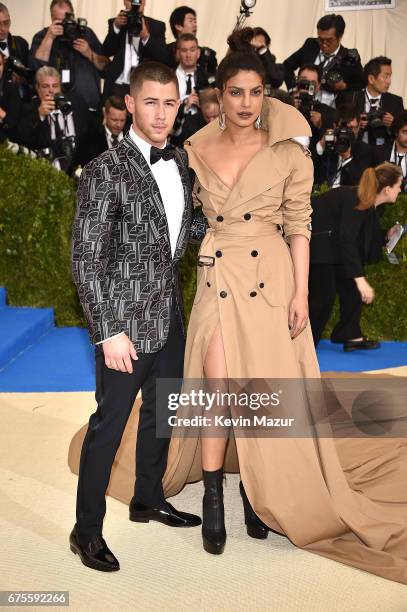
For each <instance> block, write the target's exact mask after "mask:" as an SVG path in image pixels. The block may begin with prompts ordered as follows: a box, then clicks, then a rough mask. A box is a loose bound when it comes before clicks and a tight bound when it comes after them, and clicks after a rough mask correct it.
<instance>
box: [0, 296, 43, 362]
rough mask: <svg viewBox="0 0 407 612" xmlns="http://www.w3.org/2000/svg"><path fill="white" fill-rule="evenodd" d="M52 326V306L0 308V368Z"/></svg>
mask: <svg viewBox="0 0 407 612" xmlns="http://www.w3.org/2000/svg"><path fill="white" fill-rule="evenodd" d="M53 326H54V310H53V309H52V308H14V307H11V306H7V307H5V308H4V307H3V308H1V310H0V338H1V342H0V369H1V368H4V366H5V365H6V364H7V363H9V362H10V361H11V360H12V359H14V358H15V357H17V355H18V354H19V353H21V351H23V350H24V349H26V348H27V347H29V346H31V345H32V344H34V343H35V342H36V341H37V340H38V339H39V338H40V337H41V336H42V335H44V334H45V333H46V332H48V331H49V330H50V329H52V327H53Z"/></svg>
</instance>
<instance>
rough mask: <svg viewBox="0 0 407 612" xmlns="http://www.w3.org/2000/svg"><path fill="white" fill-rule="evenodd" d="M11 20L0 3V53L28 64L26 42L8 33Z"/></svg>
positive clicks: (5, 8)
mask: <svg viewBox="0 0 407 612" xmlns="http://www.w3.org/2000/svg"><path fill="white" fill-rule="evenodd" d="M10 27H11V19H10V14H9V12H8V8H7V7H6V5H5V4H3V3H2V2H0V51H1V52H2V53H3V55H4V56H5V57H6V58H7V57H16V58H17V59H19V60H20V62H22V63H23V64H25V65H27V63H28V42H27V41H26V40H25V39H24V38H22V37H21V36H14V35H13V34H11V33H10Z"/></svg>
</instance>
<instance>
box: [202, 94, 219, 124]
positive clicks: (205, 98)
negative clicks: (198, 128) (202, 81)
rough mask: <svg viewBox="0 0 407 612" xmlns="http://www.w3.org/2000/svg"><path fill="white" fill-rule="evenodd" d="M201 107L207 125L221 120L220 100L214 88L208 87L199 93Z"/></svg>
mask: <svg viewBox="0 0 407 612" xmlns="http://www.w3.org/2000/svg"><path fill="white" fill-rule="evenodd" d="M199 107H200V109H201V113H202V116H203V118H204V119H205V121H206V123H210V122H211V121H215V119H218V118H219V114H220V106H219V100H218V96H217V95H216V91H215V90H214V89H213V87H207V88H206V89H202V91H200V92H199Z"/></svg>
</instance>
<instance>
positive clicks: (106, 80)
mask: <svg viewBox="0 0 407 612" xmlns="http://www.w3.org/2000/svg"><path fill="white" fill-rule="evenodd" d="M146 3H147V0H137V1H134V0H123V10H121V11H120V12H119V14H118V15H116V16H115V17H112V18H111V19H109V20H108V23H107V34H106V38H105V39H104V41H103V43H102V42H101V41H100V40H99V39H98V37H97V36H96V34H95V33H94V32H93V30H92V29H91V28H90V27H89V26H88V24H87V21H86V20H84V19H81V18H76V17H75V15H74V9H73V5H72V3H71V1H70V0H52V1H51V3H50V20H51V23H50V25H49V26H48V27H46V28H44V29H43V30H41V31H40V32H37V33H36V34H35V35H34V36H33V39H32V43H31V47H30V46H29V44H28V43H27V41H25V40H24V39H23V38H22V37H20V36H15V35H14V34H12V33H11V18H10V14H9V11H8V9H7V7H6V6H5V5H4V4H3V3H0V141H4V140H9V141H10V142H13V143H16V144H17V145H18V146H20V147H26V148H28V149H29V150H31V151H33V152H35V154H36V155H37V156H39V157H45V158H47V159H49V160H50V162H51V163H52V164H53V165H54V166H55V167H56V168H58V169H59V170H62V171H65V172H67V173H68V174H73V173H75V172H76V171H77V169H78V167H79V168H80V167H83V166H84V165H85V164H87V163H88V162H89V161H91V160H92V159H94V158H95V157H97V156H98V155H100V154H101V153H103V152H104V151H106V150H107V149H111V148H113V147H116V146H117V145H118V143H120V142H121V141H122V140H123V138H124V135H125V134H126V132H127V131H128V128H129V126H130V123H131V116H130V114H129V112H128V110H127V107H126V104H125V96H126V94H128V93H129V89H130V86H129V84H130V75H131V71H132V69H134V68H135V67H137V66H138V65H139V64H141V63H143V62H146V61H149V60H150V61H151V60H152V61H156V62H160V63H161V64H165V65H167V66H168V67H170V68H172V69H173V70H174V71H175V74H176V77H177V81H178V86H179V94H180V100H181V104H180V107H179V111H178V113H177V117H176V119H175V123H174V127H173V129H172V131H171V135H170V140H171V143H172V144H174V145H176V146H180V147H182V146H183V144H184V142H185V141H186V140H187V139H188V138H190V137H191V136H192V135H193V134H194V133H196V132H197V131H198V130H199V129H201V128H202V127H204V126H205V125H206V124H207V123H209V122H211V121H214V120H217V119H218V118H219V115H220V107H219V97H218V93H217V89H216V85H217V78H216V77H217V67H218V61H217V57H216V53H215V51H214V50H213V49H211V48H210V47H207V46H202V45H201V44H200V41H199V40H198V38H197V30H198V23H197V14H196V11H195V10H194V9H193V8H190V7H188V6H180V7H178V8H176V9H175V10H174V11H173V12H172V13H171V15H170V16H169V25H170V29H171V32H172V34H173V36H174V38H175V41H174V42H172V43H170V44H167V43H166V24H165V23H164V22H161V21H157V20H155V19H152V18H150V17H147V16H145V15H144V11H145V8H146ZM344 31H345V21H344V19H343V17H342V16H340V15H335V14H328V15H325V16H324V17H322V18H321V19H320V20H319V21H318V23H317V36H316V37H314V38H308V39H307V40H306V41H305V42H304V44H303V45H302V46H301V48H300V49H298V50H297V51H296V52H295V53H293V54H292V55H290V56H289V57H288V58H287V59H285V61H284V62H283V63H277V62H276V57H275V55H273V54H272V52H271V51H270V46H271V38H270V35H269V34H268V32H267V31H266V30H265V29H263V28H262V27H255V28H251V29H249V28H248V29H247V33H248V36H249V39H250V40H249V43H250V45H251V48H252V49H253V52H254V53H255V54H256V56H257V57H258V58H259V59H260V61H261V64H262V66H263V69H264V72H265V88H264V90H265V93H266V95H267V96H270V97H274V98H278V99H279V100H281V101H283V102H285V103H286V104H290V105H293V106H295V107H296V108H297V109H298V110H299V111H300V112H301V113H302V115H303V116H304V117H305V118H306V120H307V121H308V123H309V126H310V129H311V136H310V137H308V140H307V142H306V145H307V147H308V148H309V151H310V154H311V155H312V159H313V162H314V184H315V186H316V187H318V186H320V185H322V184H328V185H329V186H330V187H332V188H340V187H355V186H357V185H358V184H359V183H360V181H361V179H362V177H363V174H364V172H365V171H366V169H368V168H375V167H376V166H377V165H378V164H380V163H383V162H385V161H389V162H392V163H394V164H396V165H397V166H399V168H400V171H401V174H402V182H401V190H402V191H406V190H407V111H405V110H404V104H403V100H402V98H401V97H400V96H397V95H395V94H393V93H390V91H389V89H390V87H391V79H392V60H391V59H390V58H387V57H384V56H380V57H375V58H373V59H370V60H369V61H368V62H367V63H366V64H365V66H362V64H361V60H360V56H359V53H358V51H357V50H356V49H348V48H346V47H344V46H343V45H342V43H341V41H342V37H343V35H344ZM102 83H103V87H102ZM284 85H285V89H284V88H282V86H283V87H284ZM299 136H300V135H299ZM339 193H341V194H342V195H341V197H342V199H344V200H346V199H347V198H348V195H349V194H347V193H342V192H339ZM327 198H328V199H331V200H332V209H335V201H336V200H337V198H336V196H334V195H331V196H327ZM335 198H336V199H335ZM348 199H349V201H352V202H353V200H354V194H353V195H350V196H349V198H348ZM319 209H320V206H319V203H318V201H314V219H313V221H314V222H315V223H316V224H318V223H319V221H318V218H317V217H318V214H319V213H318V210H319ZM338 223H339V222H338ZM377 236H378V234H377V235H376V238H377ZM387 238H388V236H387ZM380 240H381V242H380V245H379V246H380V247H382V246H383V244H384V238H383V236H382V237H381V238H380ZM320 243H321V241H320V239H319V240H318V238H316V239H315V240H314V241H313V244H312V248H311V259H312V258H314V260H315V249H316V251H317V256H316V260H315V261H314V263H316V264H324V265H325V264H328V263H330V260H331V255H330V254H329V253H328V254H327V255H326V257H327V260H326V261H325V260H324V261H321V254H320V253H321V249H320V248H319V246H318V245H319V244H320ZM376 251H377V249H376ZM373 260H374V261H376V259H374V258H373ZM373 260H372V258H370V259H369V257H368V256H366V261H367V262H368V261H373ZM340 269H341V268H338V267H337V266H336V267H335V270H336V272H335V275H331V276H330V280H329V281H327V282H326V283H325V285H326V286H328V285H329V284H330V287H331V289H332V286H333V285H332V283H333V278H334V276H335V279H336V280H335V284H336V288H337V290H338V292H339V295H340V298H341V320H340V321H339V323H338V326H339V327H338V326H337V330H338V329H342V331H343V333H340V334H339V335H338V334H336V335H335V333H334V334H333V337H332V339H333V340H334V341H338V342H346V340H347V339H349V338H350V340H351V341H353V340H354V339H355V335H354V331H353V332H349V330H350V329H352V330H355V329H357V330H358V333H357V340H358V342H359V346H360V347H362V348H376V347H377V346H378V343H377V342H371V343H369V342H368V341H365V340H364V338H363V335H362V334H361V332H360V325H359V318H360V306H361V301H360V298H361V297H362V299H364V298H363V295H364V294H363V291H362V290H360V291H359V293H358V295H356V297H355V295H353V294H352V292H350V291H349V283H346V282H345V281H346V280H349V279H347V277H346V279H345V281H344V282H342V281H341V280H340V278H339V277H338V274H337V272H338V270H340ZM315 270H317V271H318V275H320V274H321V270H325V271H326V268H321V267H315V265H314V267H313V268H312V270H311V272H312V273H311V284H310V289H312V288H314V289H315V291H314V289H312V290H313V291H314V293H313V295H311V300H310V303H311V305H312V303H315V300H313V297H315V295H316V296H317V297H318V295H319V290H318V289H316V288H317V287H321V286H323V285H324V283H322V285H321V283H320V282H318V283H315V282H314V280H315V278H314V277H315ZM313 279H314V280H313ZM351 280H352V283H351V284H352V287H353V286H354V283H353V278H352V279H351ZM362 284H363V283H362ZM363 288H364V290H366V286H365V285H363ZM370 289H371V288H370ZM328 293H329V292H328ZM334 293H335V292H334ZM364 293H366V291H364ZM368 293H369V291H368ZM314 294H315V295H314ZM330 294H332V291H331V292H330ZM359 294H360V295H359ZM352 295H353V298H352ZM369 295H370V294H369ZM372 299H373V298H372ZM331 301H332V300H330V306H328V309H327V310H326V309H325V311H324V314H322V315H321V312H320V311H319V309H318V308H314V309H312V308H311V319H314V320H313V329H316V330H319V331H316V332H315V334H314V336H315V342H316V343H317V342H318V340H319V337H320V334H321V333H322V329H323V327H324V326H325V324H326V320H327V314H329V311H330V308H331V306H332V304H331ZM364 301H367V300H366V299H365V300H364ZM356 303H358V307H357V308H356V307H355V304H356ZM344 330H345V331H344ZM348 332H349V333H350V336H349V333H348ZM336 336H338V338H336ZM339 336H340V338H339ZM350 348H351V349H352V348H354V345H353V344H352V347H350Z"/></svg>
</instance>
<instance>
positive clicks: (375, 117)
mask: <svg viewBox="0 0 407 612" xmlns="http://www.w3.org/2000/svg"><path fill="white" fill-rule="evenodd" d="M383 117H384V110H383V109H382V108H380V107H373V108H371V109H370V110H369V112H368V113H364V114H363V115H362V118H363V119H365V120H366V121H367V125H368V127H369V128H379V127H383V126H384V123H383Z"/></svg>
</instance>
